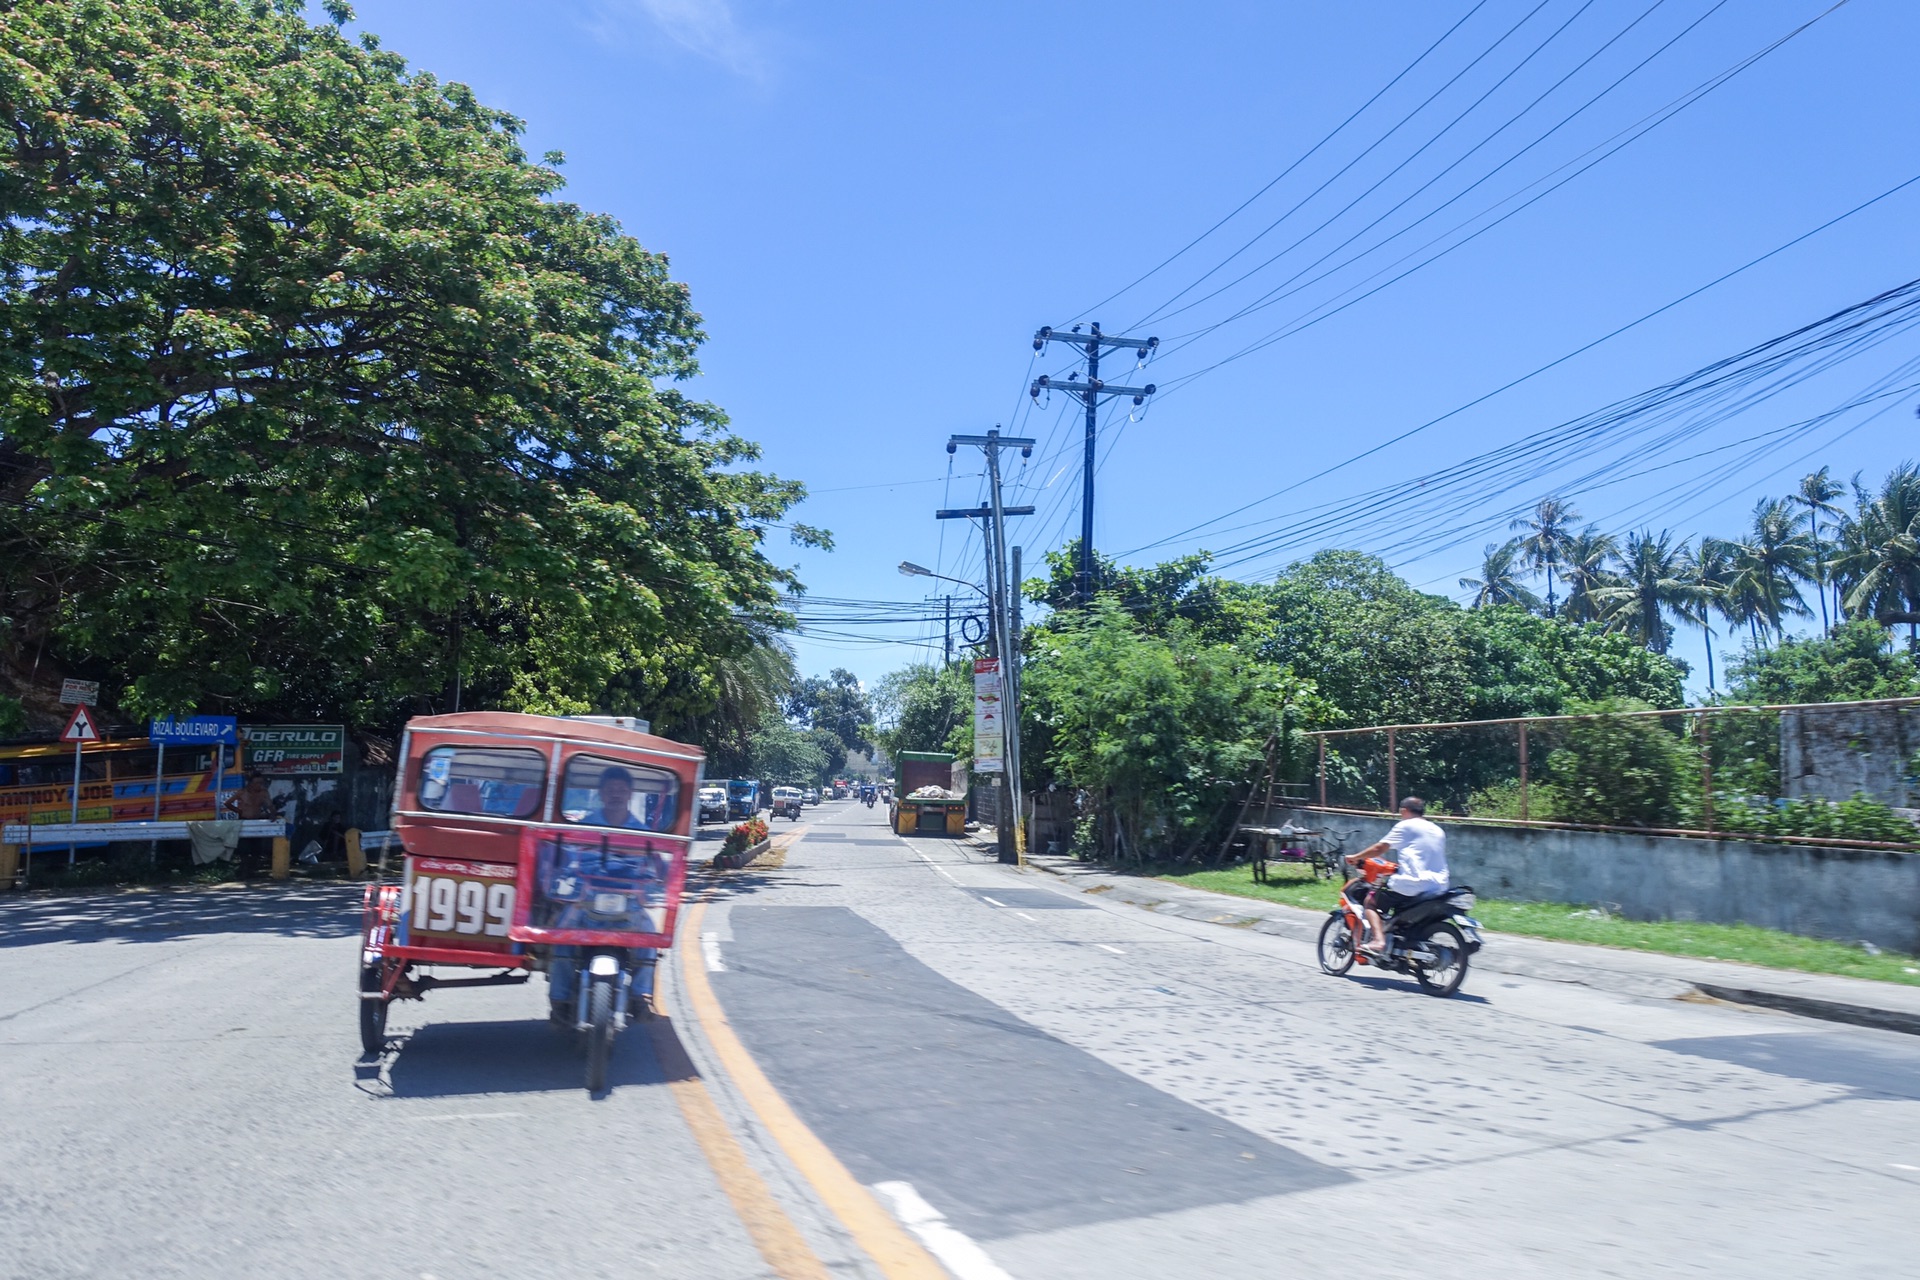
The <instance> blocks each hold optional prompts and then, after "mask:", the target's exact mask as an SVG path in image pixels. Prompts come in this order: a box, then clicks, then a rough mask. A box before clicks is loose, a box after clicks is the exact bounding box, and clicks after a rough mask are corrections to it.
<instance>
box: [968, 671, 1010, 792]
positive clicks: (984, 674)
mask: <svg viewBox="0 0 1920 1280" xmlns="http://www.w3.org/2000/svg"><path fill="white" fill-rule="evenodd" d="M1000 712H1001V703H1000V659H998V658H975V659H974V660H973V771H974V772H975V773H999V772H1000V771H1001V768H1002V766H1001V763H1000V752H1001V749H1002V744H1003V743H1004V742H1005V740H1006V738H1005V735H1004V734H1003V733H1002V732H1001V728H1002V726H1001V722H1000Z"/></svg>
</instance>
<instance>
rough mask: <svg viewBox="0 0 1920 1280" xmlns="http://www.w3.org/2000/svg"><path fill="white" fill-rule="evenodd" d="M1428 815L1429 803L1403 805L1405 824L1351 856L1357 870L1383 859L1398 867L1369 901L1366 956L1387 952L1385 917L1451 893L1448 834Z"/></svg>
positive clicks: (1409, 799)
mask: <svg viewBox="0 0 1920 1280" xmlns="http://www.w3.org/2000/svg"><path fill="white" fill-rule="evenodd" d="M1426 813H1427V802H1426V801H1424V800H1422V799H1421V798H1420V797H1419V796H1407V797H1405V798H1404V799H1402V800H1401V801H1400V821H1399V822H1397V823H1395V824H1394V826H1393V830H1391V831H1389V832H1387V834H1386V835H1385V837H1383V838H1382V839H1381V840H1380V842H1379V843H1377V844H1372V845H1368V846H1367V847H1366V848H1365V849H1362V850H1361V851H1360V852H1358V853H1355V854H1349V855H1348V856H1347V861H1348V862H1350V863H1352V864H1354V865H1355V866H1359V865H1360V864H1362V863H1364V862H1365V861H1366V860H1367V859H1369V858H1373V857H1378V856H1386V857H1390V858H1392V859H1393V861H1394V862H1395V864H1396V869H1395V870H1394V873H1393V874H1392V875H1391V876H1389V877H1388V878H1387V882H1386V884H1385V885H1384V886H1381V887H1378V888H1375V889H1374V890H1373V891H1372V892H1371V893H1370V894H1368V895H1367V898H1366V918H1367V940H1366V941H1365V942H1363V943H1362V944H1361V946H1360V949H1361V950H1362V951H1365V952H1367V953H1369V954H1373V955H1378V954H1379V953H1381V952H1383V951H1385V950H1386V947H1387V931H1386V925H1385V923H1384V922H1383V920H1382V917H1383V916H1385V915H1391V914H1392V913H1394V912H1396V911H1400V910H1402V909H1404V908H1406V907H1408V906H1411V905H1412V904H1413V903H1415V902H1418V901H1420V900H1421V899H1423V898H1431V897H1433V896H1435V895H1436V894H1442V893H1445V892H1446V891H1447V887H1448V884H1449V880H1448V876H1447V833H1446V832H1444V831H1442V830H1441V829H1440V827H1439V826H1438V825H1436V824H1435V823H1432V822H1428V821H1427V818H1426Z"/></svg>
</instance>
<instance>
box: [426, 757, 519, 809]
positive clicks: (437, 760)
mask: <svg viewBox="0 0 1920 1280" xmlns="http://www.w3.org/2000/svg"><path fill="white" fill-rule="evenodd" d="M546 779H547V758H546V757H545V756H543V755H541V754H540V753H539V752H538V751H533V750H529V749H527V748H524V747H435V748H434V749H433V750H431V751H429V752H427V754H426V758H425V759H423V760H422V761H421V762H420V807H421V808H422V809H430V810H432V811H433V812H435V813H471V814H479V815H484V816H487V817H494V818H532V817H537V816H538V815H539V813H540V801H541V799H542V798H543V796H544V795H545V792H546Z"/></svg>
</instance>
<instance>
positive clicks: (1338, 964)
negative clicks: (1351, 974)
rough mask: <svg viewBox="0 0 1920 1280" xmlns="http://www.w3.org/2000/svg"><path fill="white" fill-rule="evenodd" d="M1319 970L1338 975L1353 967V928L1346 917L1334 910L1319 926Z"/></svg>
mask: <svg viewBox="0 0 1920 1280" xmlns="http://www.w3.org/2000/svg"><path fill="white" fill-rule="evenodd" d="M1319 950H1320V972H1322V973H1329V974H1332V975H1333V976H1334V977H1336V978H1337V977H1339V976H1340V975H1341V974H1343V973H1345V972H1346V971H1347V970H1349V969H1351V968H1353V930H1351V929H1349V928H1347V918H1346V916H1344V915H1342V914H1341V913H1340V912H1338V911H1336V912H1334V913H1333V914H1332V915H1330V916H1328V917H1327V922H1326V923H1325V924H1323V925H1321V926H1320V947H1319Z"/></svg>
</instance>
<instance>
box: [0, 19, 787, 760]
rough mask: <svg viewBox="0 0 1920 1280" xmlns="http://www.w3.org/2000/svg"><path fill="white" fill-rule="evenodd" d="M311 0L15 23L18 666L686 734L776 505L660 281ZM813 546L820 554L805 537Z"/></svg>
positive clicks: (191, 688) (5, 393)
mask: <svg viewBox="0 0 1920 1280" xmlns="http://www.w3.org/2000/svg"><path fill="white" fill-rule="evenodd" d="M300 15H301V6H300V5H299V4H298V3H296V2H295V0H274V3H271V4H269V3H240V2H238V0H115V2H113V3H108V2H107V0H71V2H68V3H54V2H53V0H29V2H26V3H18V4H12V5H8V6H6V7H5V9H4V11H0V36H4V38H3V39H0V110H4V112H5V115H6V119H7V121H8V123H9V124H10V125H11V129H10V130H9V133H8V141H7V143H6V144H5V145H6V146H7V148H8V154H7V157H6V163H5V164H4V165H0V512H3V513H4V514H3V516H0V552H4V555H3V556H0V565H3V567H0V590H4V592H5V601H4V607H5V612H6V614H7V615H8V616H9V617H10V618H11V619H12V621H13V624H14V625H13V628H12V632H11V635H10V645H9V658H10V660H11V661H10V663H9V666H10V668H11V670H10V671H9V673H8V674H9V675H10V676H11V677H12V679H13V681H14V684H15V686H16V688H17V687H18V686H19V684H20V683H21V681H22V680H23V679H24V673H25V669H26V667H27V665H28V664H27V662H26V659H25V657H24V655H26V654H27V653H29V652H33V653H39V652H41V651H42V650H44V652H45V655H46V658H47V661H46V662H45V663H44V664H43V668H42V672H41V677H42V679H44V678H46V676H47V675H48V674H49V673H57V670H59V669H65V670H68V671H73V672H77V673H81V674H88V675H96V676H100V677H102V678H104V679H106V680H107V681H108V683H109V687H110V688H111V689H112V690H113V692H114V693H115V694H116V695H117V697H118V699H119V700H120V702H121V703H122V705H123V707H124V708H125V709H126V710H128V711H131V712H134V713H136V714H137V713H142V712H148V711H168V710H181V709H186V708H198V709H201V710H206V711H245V712H251V713H255V714H281V715H289V716H305V715H326V716H329V717H330V716H334V715H342V716H344V717H346V718H347V719H348V720H350V721H353V722H356V723H362V724H382V723H386V724H391V723H392V722H394V721H395V720H397V719H399V718H400V717H402V716H403V715H404V714H406V713H407V712H408V711H410V710H415V709H431V708H438V707H444V706H445V705H447V700H448V698H449V697H450V695H451V691H452V689H453V688H454V687H455V685H456V683H458V684H459V685H461V686H462V687H463V688H464V693H465V699H466V701H467V703H468V705H474V704H482V705H499V706H507V707H514V708H523V709H529V710H547V711H584V710H589V709H606V710H617V711H640V712H642V713H646V714H651V715H652V716H653V717H654V719H655V720H656V722H657V723H661V724H663V725H671V724H674V723H676V722H680V723H689V722H692V721H695V720H697V719H698V717H699V716H701V715H702V714H705V713H706V712H708V711H710V710H711V709H712V708H713V707H715V706H716V705H718V704H719V703H720V701H721V700H722V699H723V698H724V696H725V683H726V681H727V679H728V675H727V673H726V671H725V670H724V666H725V664H726V663H728V662H731V661H738V660H741V659H748V658H750V656H751V654H752V653H753V651H754V650H755V647H756V645H758V644H761V643H762V635H761V633H760V632H759V631H756V623H757V624H760V625H761V626H762V627H764V625H765V624H768V623H777V622H778V620H779V618H780V615H779V613H778V611H777V608H776V605H777V600H778V591H779V588H780V587H782V586H784V585H789V579H788V577H787V575H786V574H785V573H784V572H783V571H781V570H780V569H778V568H776V567H775V566H774V565H773V564H772V563H770V562H769V560H768V559H767V558H766V556H765V555H764V553H763V551H762V549H761V546H760V533H759V532H758V526H759V523H760V522H767V521H774V520H778V519H779V518H780V517H781V515H782V514H783V513H784V512H785V510H786V509H787V508H788V507H789V506H790V505H791V504H792V503H793V502H794V501H796V500H797V498H798V497H799V496H800V490H799V488H798V486H797V485H794V484H791V483H786V482H781V481H778V480H775V479H773V478H771V477H769V476H766V475H763V474H760V473H758V472H755V471H752V470H750V469H746V468H744V467H743V466H742V465H741V464H744V463H749V462H751V460H752V459H753V458H754V457H755V456H756V450H755V447H754V446H753V445H752V444H751V443H750V442H748V441H747V440H745V439H742V438H741V437H739V436H737V435H735V434H733V433H731V432H730V431H729V430H728V428H727V423H726V419H725V417H724V415H723V414H721V413H720V411H719V410H717V409H716V408H714V407H713V406H711V405H707V404H703V403H700V402H697V401H694V400H691V399H689V398H687V397H686V396H685V395H683V394H682V393H681V392H680V391H678V390H677V389H675V387H674V385H673V384H674V383H676V382H678V381H679V380H682V379H685V378H687V377H688V376H690V375H691V374H693V373H694V372H695V371H696V366H695V363H694V352H695V348H696V346H697V344H698V343H699V342H700V340H701V337H702V335H701V331H700V327H699V317H698V316H697V315H696V314H695V313H694V312H693V311H692V310H691V308H690V306H689V300H688V295H687V291H686V289H685V287H684V286H683V285H681V284H679V283H677V282H675V281H674V280H673V279H672V278H671V277H670V275H669V274H668V267H667V262H666V260H665V259H664V258H663V257H661V256H660V255H659V254H656V253H652V252H649V251H648V250H646V249H644V248H643V247H641V246H640V245H639V244H638V243H636V242H635V241H634V240H633V239H631V238H630V237H627V236H625V235H623V234H622V233H621V232H620V229H619V228H618V226H617V225H616V224H615V223H614V222H613V221H612V220H611V219H608V218H606V217H603V216H600V215H596V214H592V213H589V212H587V211H585V210H583V209H581V208H579V207H578V206H576V205H573V204H570V203H567V202H565V201H562V200H560V199H558V198H556V195H557V192H558V190H559V188H560V185H561V183H560V179H559V176H558V174H557V173H556V171H555V168H554V164H555V163H557V157H556V158H550V159H551V160H552V161H553V163H545V164H536V163H533V162H532V161H530V160H529V159H528V157H527V156H526V155H525V154H524V153H523V151H522V149H521V145H520V142H519V134H520V129H521V126H520V124H519V122H518V121H516V120H514V119H513V118H512V117H510V116H508V115H505V114H503V113H501V112H499V111H497V110H494V109H491V108H488V107H486V106H484V105H483V104H481V103H480V102H478V101H477V100H476V99H475V98H474V96H473V94H472V93H471V92H470V91H469V90H468V89H467V88H466V87H464V86H462V85H458V84H448V83H443V82H441V81H438V80H436V79H435V78H434V77H432V76H430V75H427V74H425V73H421V72H410V71H408V69H407V68H406V67H405V65H404V63H403V62H402V60H401V59H400V58H398V57H396V56H394V55H393V54H390V53H387V52H384V51H381V50H380V49H379V48H378V47H377V43H376V42H374V41H372V40H371V39H368V40H365V41H364V42H363V44H362V46H360V47H356V46H355V45H353V44H352V43H350V42H349V41H347V40H346V39H345V38H344V37H343V36H342V34H341V33H340V32H339V31H338V30H337V29H335V28H334V27H332V26H326V25H322V26H318V27H316V26H312V25H309V24H308V23H307V22H306V21H304V20H303V19H302V17H301V16H300ZM799 536H801V537H803V538H804V537H814V536H817V535H814V534H812V533H811V532H810V531H807V530H805V529H804V528H802V529H801V531H800V535H799Z"/></svg>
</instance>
